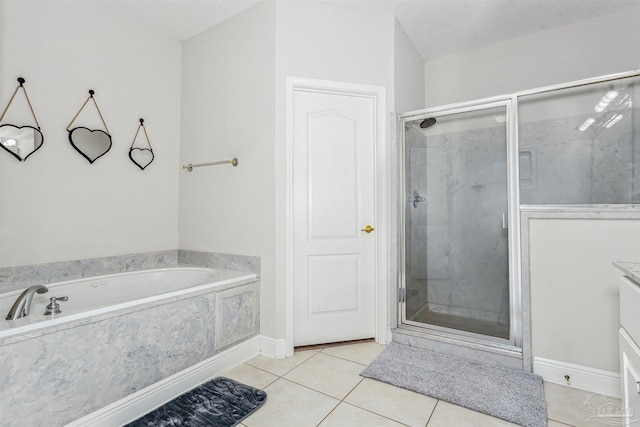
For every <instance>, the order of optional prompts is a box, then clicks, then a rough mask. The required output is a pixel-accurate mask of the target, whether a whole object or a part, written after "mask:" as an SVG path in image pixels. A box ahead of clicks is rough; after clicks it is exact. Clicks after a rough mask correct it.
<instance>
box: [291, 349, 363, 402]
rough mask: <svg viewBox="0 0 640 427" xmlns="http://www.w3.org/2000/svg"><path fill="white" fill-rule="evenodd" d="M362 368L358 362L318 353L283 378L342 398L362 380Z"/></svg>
mask: <svg viewBox="0 0 640 427" xmlns="http://www.w3.org/2000/svg"><path fill="white" fill-rule="evenodd" d="M362 368H363V367H362V365H360V364H359V363H355V362H350V361H348V360H344V359H340V358H338V357H333V356H329V355H327V354H323V353H318V354H316V355H315V356H313V357H311V358H309V360H307V361H306V362H304V363H303V364H301V365H299V366H298V367H296V368H295V369H293V370H292V371H290V372H289V373H288V374H286V375H285V376H284V378H286V379H288V380H290V381H293V382H296V383H298V384H302V385H304V386H306V387H309V388H312V389H314V390H317V391H319V392H321V393H325V394H328V395H329V396H332V397H335V398H336V399H343V398H344V397H345V396H346V395H347V394H348V393H349V392H350V391H351V390H353V388H354V387H355V386H356V385H358V383H359V382H360V381H362V379H363V378H362V377H361V376H360V372H362Z"/></svg>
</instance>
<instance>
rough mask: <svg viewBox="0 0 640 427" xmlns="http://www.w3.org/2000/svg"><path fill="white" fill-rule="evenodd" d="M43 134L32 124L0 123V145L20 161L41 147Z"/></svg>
mask: <svg viewBox="0 0 640 427" xmlns="http://www.w3.org/2000/svg"><path fill="white" fill-rule="evenodd" d="M43 143H44V136H43V135H42V132H40V130H39V129H36V128H34V127H33V126H16V125H0V147H2V148H4V149H5V150H7V151H8V152H9V154H11V155H12V156H14V157H15V158H16V159H18V160H20V161H21V162H23V161H25V160H27V159H28V158H29V156H30V155H32V154H33V153H35V152H36V151H38V150H39V149H40V147H42V144H43Z"/></svg>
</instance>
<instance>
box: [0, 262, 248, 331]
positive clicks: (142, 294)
mask: <svg viewBox="0 0 640 427" xmlns="http://www.w3.org/2000/svg"><path fill="white" fill-rule="evenodd" d="M255 277H256V275H255V274H253V273H245V272H240V271H233V270H216V269H210V268H200V267H181V268H162V269H156V270H144V271H136V272H128V273H119V274H110V275H105V276H96V277H90V278H84V279H77V280H69V281H65V282H59V283H52V284H46V285H45V286H46V287H47V288H48V289H49V292H47V293H44V294H35V295H34V297H33V301H32V303H31V310H30V314H29V316H27V317H23V318H20V319H16V320H5V317H6V315H7V313H8V312H9V310H10V309H11V306H12V305H13V303H14V302H15V300H16V298H18V296H19V295H20V294H21V293H22V291H23V290H24V289H26V287H25V288H23V289H19V290H16V291H13V292H6V293H2V294H0V316H2V320H1V321H0V342H2V340H3V339H4V338H7V337H11V336H20V335H22V334H24V333H26V332H29V331H35V330H38V329H42V328H49V327H52V326H54V325H58V324H63V323H69V322H74V321H78V320H82V319H84V318H90V317H92V316H96V315H100V314H104V313H109V312H114V311H118V310H122V309H126V308H130V307H135V306H138V305H143V304H147V303H152V302H154V301H161V300H165V299H167V298H174V297H179V296H181V295H190V294H193V293H195V292H202V291H206V290H208V289H211V288H213V287H218V286H225V285H228V284H230V283H235V282H238V281H242V280H248V279H252V278H255ZM63 296H66V297H69V300H68V301H64V302H63V301H60V302H59V304H60V308H61V310H62V313H60V314H55V315H46V316H45V315H44V312H45V307H46V306H47V305H48V304H49V298H51V297H63Z"/></svg>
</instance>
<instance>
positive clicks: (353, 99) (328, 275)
mask: <svg viewBox="0 0 640 427" xmlns="http://www.w3.org/2000/svg"><path fill="white" fill-rule="evenodd" d="M293 97H294V98H293V302H294V307H293V310H294V314H293V341H294V345H297V346H299V345H310V344H318V343H326V342H336V341H346V340H353V339H362V338H372V337H374V336H375V310H374V309H375V289H376V286H375V238H376V233H377V231H375V230H374V231H372V232H369V233H367V232H365V231H362V230H363V229H365V228H366V227H367V226H371V227H373V228H375V227H376V224H375V223H374V220H375V218H376V215H375V213H376V212H375V198H374V192H375V180H374V173H375V165H374V161H375V156H374V149H375V141H376V111H375V110H376V109H375V99H374V98H371V97H362V96H354V95H350V94H345V93H335V92H333V93H331V92H321V91H303V90H300V91H295V92H294V95H293Z"/></svg>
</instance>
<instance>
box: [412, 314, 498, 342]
mask: <svg viewBox="0 0 640 427" xmlns="http://www.w3.org/2000/svg"><path fill="white" fill-rule="evenodd" d="M409 320H411V321H412V322H418V323H425V324H428V325H435V326H442V327H445V328H451V329H457V330H460V331H467V332H473V333H475V334H480V335H488V336H492V337H498V338H504V339H509V325H505V324H499V323H496V322H491V321H489V320H479V319H470V318H468V317H464V316H456V315H454V314H447V313H437V312H433V311H429V310H420V311H419V312H418V313H416V315H415V316H413V317H412V318H411V319H409Z"/></svg>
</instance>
